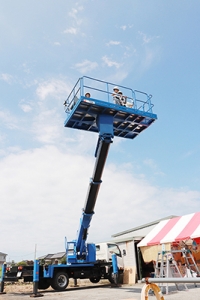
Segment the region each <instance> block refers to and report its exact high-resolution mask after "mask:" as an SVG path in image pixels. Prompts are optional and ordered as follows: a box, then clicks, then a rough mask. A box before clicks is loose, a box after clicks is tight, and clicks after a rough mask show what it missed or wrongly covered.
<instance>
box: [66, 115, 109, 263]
mask: <svg viewBox="0 0 200 300" xmlns="http://www.w3.org/2000/svg"><path fill="white" fill-rule="evenodd" d="M97 125H98V129H99V138H98V142H97V147H96V151H95V157H96V161H95V166H94V171H93V176H92V178H91V179H90V183H89V188H88V192H87V196H86V200H85V205H84V208H83V213H82V217H81V220H80V227H79V230H78V235H77V240H75V241H73V245H74V248H75V249H74V255H75V253H76V258H75V257H74V255H73V257H74V258H72V257H71V258H70V255H68V261H69V262H71V263H72V262H74V263H75V262H77V261H78V260H83V261H86V262H90V261H91V260H95V249H94V245H93V244H88V245H86V239H87V235H88V229H89V227H90V222H91V219H92V216H93V214H94V207H95V203H96V199H97V196H98V192H99V188H100V185H101V182H102V180H101V177H102V173H103V170H104V166H105V162H106V158H107V155H108V151H109V147H110V144H111V143H112V139H113V137H114V135H113V117H112V116H109V115H99V116H98V118H97ZM91 253H92V254H91Z"/></svg>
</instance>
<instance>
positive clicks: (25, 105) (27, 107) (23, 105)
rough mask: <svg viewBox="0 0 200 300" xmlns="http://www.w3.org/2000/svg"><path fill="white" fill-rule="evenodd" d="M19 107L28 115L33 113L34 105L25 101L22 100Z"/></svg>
mask: <svg viewBox="0 0 200 300" xmlns="http://www.w3.org/2000/svg"><path fill="white" fill-rule="evenodd" d="M19 107H20V108H21V109H22V110H23V112H25V113H27V112H30V111H32V109H33V108H32V105H31V104H30V103H27V102H26V101H25V100H21V101H20V103H19Z"/></svg>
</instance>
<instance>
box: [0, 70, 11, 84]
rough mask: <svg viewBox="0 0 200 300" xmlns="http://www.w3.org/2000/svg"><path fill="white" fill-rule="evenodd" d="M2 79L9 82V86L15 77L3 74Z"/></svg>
mask: <svg viewBox="0 0 200 300" xmlns="http://www.w3.org/2000/svg"><path fill="white" fill-rule="evenodd" d="M0 79H1V80H3V81H5V82H7V83H8V84H11V83H12V81H13V76H12V75H10V74H7V73H2V74H1V75H0Z"/></svg>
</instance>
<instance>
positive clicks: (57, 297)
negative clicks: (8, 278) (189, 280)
mask: <svg viewBox="0 0 200 300" xmlns="http://www.w3.org/2000/svg"><path fill="white" fill-rule="evenodd" d="M143 286H144V284H142V283H140V284H139V283H137V284H135V285H122V286H121V287H111V286H110V284H107V281H105V282H103V283H102V284H98V285H91V284H88V282H83V283H82V282H79V281H78V287H73V282H72V283H71V284H70V285H69V287H68V288H67V290H66V291H64V292H55V291H54V290H52V289H51V288H49V289H47V290H45V291H42V290H39V291H38V294H37V295H36V296H41V297H42V298H43V299H44V300H62V299H63V300H64V299H70V300H83V299H86V300H110V299H113V300H141V290H142V287H143ZM187 287H188V290H187V291H186V290H185V288H184V287H183V285H182V286H181V285H179V288H180V289H181V291H177V289H176V287H175V285H173V284H171V285H169V294H168V295H166V294H163V296H164V299H168V300H188V299H189V300H194V299H195V300H198V299H200V284H197V287H195V286H194V285H192V284H191V285H187ZM4 290H5V292H6V294H1V295H0V300H4V299H5V300H15V299H16V300H26V299H30V297H33V286H32V284H9V285H7V284H6V286H5V289H4ZM149 299H152V300H154V299H156V297H155V296H154V295H152V293H151V294H149Z"/></svg>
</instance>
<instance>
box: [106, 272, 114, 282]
mask: <svg viewBox="0 0 200 300" xmlns="http://www.w3.org/2000/svg"><path fill="white" fill-rule="evenodd" d="M108 280H109V281H110V283H111V284H113V283H115V279H114V273H113V270H110V273H109V276H108Z"/></svg>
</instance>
